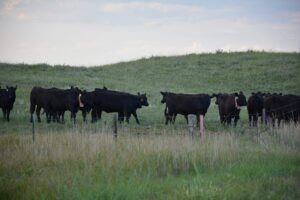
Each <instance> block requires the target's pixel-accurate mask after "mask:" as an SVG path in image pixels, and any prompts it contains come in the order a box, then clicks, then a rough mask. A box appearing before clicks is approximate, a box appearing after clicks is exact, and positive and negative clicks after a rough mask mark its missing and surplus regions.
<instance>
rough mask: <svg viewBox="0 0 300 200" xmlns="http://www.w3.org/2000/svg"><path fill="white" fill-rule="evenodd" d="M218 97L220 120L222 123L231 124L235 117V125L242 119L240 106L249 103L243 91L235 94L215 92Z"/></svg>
mask: <svg viewBox="0 0 300 200" xmlns="http://www.w3.org/2000/svg"><path fill="white" fill-rule="evenodd" d="M213 97H216V99H217V100H216V104H217V105H218V107H219V114H220V120H221V123H222V124H225V123H227V124H228V125H230V124H231V121H232V119H233V118H234V126H236V124H237V121H238V120H239V119H240V107H241V106H246V105H247V100H246V97H245V95H244V94H243V92H240V93H234V94H213Z"/></svg>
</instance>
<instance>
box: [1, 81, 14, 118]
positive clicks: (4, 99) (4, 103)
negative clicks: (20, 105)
mask: <svg viewBox="0 0 300 200" xmlns="http://www.w3.org/2000/svg"><path fill="white" fill-rule="evenodd" d="M16 90H17V86H16V87H9V86H6V89H0V108H2V112H3V118H4V120H7V121H9V120H10V118H9V117H10V112H11V110H12V109H13V106H14V103H15V100H16Z"/></svg>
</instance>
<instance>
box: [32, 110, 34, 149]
mask: <svg viewBox="0 0 300 200" xmlns="http://www.w3.org/2000/svg"><path fill="white" fill-rule="evenodd" d="M34 123H35V120H34V115H32V143H33V144H34V141H35V124H34Z"/></svg>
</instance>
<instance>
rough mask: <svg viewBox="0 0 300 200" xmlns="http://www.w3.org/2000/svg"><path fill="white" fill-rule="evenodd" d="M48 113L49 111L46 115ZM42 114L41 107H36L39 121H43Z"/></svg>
mask: <svg viewBox="0 0 300 200" xmlns="http://www.w3.org/2000/svg"><path fill="white" fill-rule="evenodd" d="M47 113H48V111H46V116H47ZM40 114H41V107H40V106H37V108H36V116H37V120H38V122H41V116H40Z"/></svg>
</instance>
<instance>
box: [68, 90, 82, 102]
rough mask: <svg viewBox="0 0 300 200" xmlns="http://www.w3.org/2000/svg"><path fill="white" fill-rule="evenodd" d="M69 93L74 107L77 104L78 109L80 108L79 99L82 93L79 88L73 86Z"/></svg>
mask: <svg viewBox="0 0 300 200" xmlns="http://www.w3.org/2000/svg"><path fill="white" fill-rule="evenodd" d="M69 92H70V95H71V98H72V104H73V105H75V104H76V107H79V106H80V105H79V104H80V102H79V98H80V96H81V93H82V91H81V90H80V89H79V88H78V87H73V86H71V88H70V90H69Z"/></svg>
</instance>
